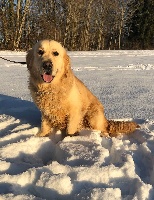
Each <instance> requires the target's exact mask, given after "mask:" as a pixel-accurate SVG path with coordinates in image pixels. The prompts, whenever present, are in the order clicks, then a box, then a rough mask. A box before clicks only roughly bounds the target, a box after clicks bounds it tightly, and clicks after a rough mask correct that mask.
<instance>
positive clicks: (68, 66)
mask: <svg viewBox="0 0 154 200" xmlns="http://www.w3.org/2000/svg"><path fill="white" fill-rule="evenodd" d="M64 66H65V69H67V70H69V69H70V58H69V56H68V55H67V53H65V54H64Z"/></svg>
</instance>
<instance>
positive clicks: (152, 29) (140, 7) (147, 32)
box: [127, 0, 154, 49]
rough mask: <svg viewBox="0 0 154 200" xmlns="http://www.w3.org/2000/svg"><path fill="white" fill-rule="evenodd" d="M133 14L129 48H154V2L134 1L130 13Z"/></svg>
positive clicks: (129, 27)
mask: <svg viewBox="0 0 154 200" xmlns="http://www.w3.org/2000/svg"><path fill="white" fill-rule="evenodd" d="M131 11H132V12H133V15H132V17H131V19H130V20H129V23H128V24H127V27H128V42H129V44H131V46H129V48H134V49H152V48H154V0H133V1H132V3H131V4H129V12H131Z"/></svg>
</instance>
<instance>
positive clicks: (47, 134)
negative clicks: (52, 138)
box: [36, 131, 49, 137]
mask: <svg viewBox="0 0 154 200" xmlns="http://www.w3.org/2000/svg"><path fill="white" fill-rule="evenodd" d="M47 136H49V133H44V132H41V131H39V132H38V133H37V134H36V137H47Z"/></svg>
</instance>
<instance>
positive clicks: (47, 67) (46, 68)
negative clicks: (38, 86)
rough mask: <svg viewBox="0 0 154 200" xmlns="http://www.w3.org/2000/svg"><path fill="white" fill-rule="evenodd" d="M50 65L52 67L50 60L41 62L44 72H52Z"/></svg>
mask: <svg viewBox="0 0 154 200" xmlns="http://www.w3.org/2000/svg"><path fill="white" fill-rule="evenodd" d="M52 67H53V64H52V62H50V61H46V62H44V63H43V71H44V72H45V73H46V74H51V72H52Z"/></svg>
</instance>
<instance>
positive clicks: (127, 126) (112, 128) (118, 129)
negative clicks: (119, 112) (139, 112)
mask: <svg viewBox="0 0 154 200" xmlns="http://www.w3.org/2000/svg"><path fill="white" fill-rule="evenodd" d="M137 128H140V126H139V125H138V124H137V123H135V122H131V121H130V122H129V121H113V120H108V126H107V132H108V133H109V135H110V136H111V137H114V136H117V135H119V134H129V133H133V132H134V131H135V130H136V129H137Z"/></svg>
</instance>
